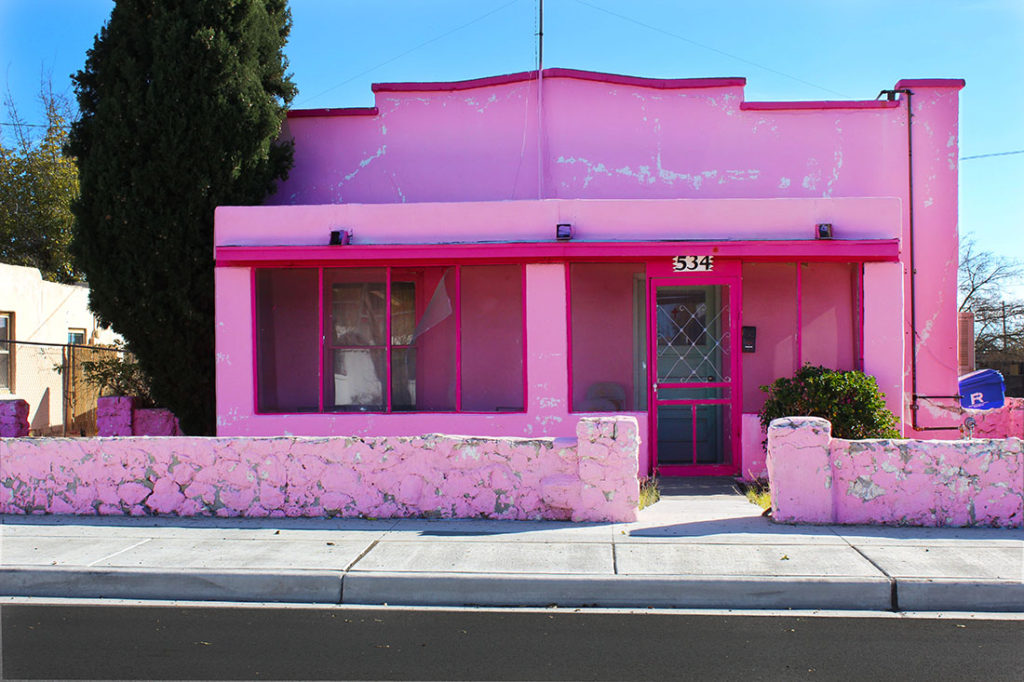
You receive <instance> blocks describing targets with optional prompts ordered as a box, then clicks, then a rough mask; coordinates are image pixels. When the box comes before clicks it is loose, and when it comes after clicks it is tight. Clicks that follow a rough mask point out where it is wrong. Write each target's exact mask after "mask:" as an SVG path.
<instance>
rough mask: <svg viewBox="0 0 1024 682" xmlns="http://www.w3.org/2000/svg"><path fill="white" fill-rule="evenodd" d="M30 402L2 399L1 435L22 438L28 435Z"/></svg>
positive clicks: (0, 404) (0, 405) (0, 401)
mask: <svg viewBox="0 0 1024 682" xmlns="http://www.w3.org/2000/svg"><path fill="white" fill-rule="evenodd" d="M28 412H29V409H28V403H27V402H26V401H24V400H21V399H18V400H0V437H2V438H21V437H23V436H27V435H28V432H29V426H28Z"/></svg>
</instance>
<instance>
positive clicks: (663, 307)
mask: <svg viewBox="0 0 1024 682" xmlns="http://www.w3.org/2000/svg"><path fill="white" fill-rule="evenodd" d="M668 282H672V283H671V284H670V283H668ZM731 289H732V287H730V286H729V285H727V284H697V283H696V282H694V283H693V284H690V283H688V284H685V285H681V284H678V283H676V282H673V281H672V280H652V285H651V294H650V295H651V312H652V314H651V325H652V329H651V334H650V339H651V348H650V353H651V361H650V363H649V366H650V368H651V369H650V380H651V402H650V405H651V420H652V435H653V439H652V440H653V443H652V445H653V447H652V448H651V449H652V464H653V469H654V471H655V472H656V473H660V474H662V475H668V476H679V475H701V476H704V475H717V474H729V473H733V471H732V470H733V468H734V467H733V465H732V456H731V454H732V450H733V445H734V444H733V439H732V433H733V429H732V423H731V422H732V413H733V398H734V396H735V395H736V392H735V390H734V385H733V384H734V381H735V379H736V374H737V373H738V372H737V371H736V369H737V368H736V367H735V366H734V360H735V357H734V352H733V338H734V334H733V331H732V330H733V325H734V320H733V312H734V310H733V309H734V302H733V301H732V300H731V298H730V294H731Z"/></svg>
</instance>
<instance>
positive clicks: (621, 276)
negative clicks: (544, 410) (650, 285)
mask: <svg viewBox="0 0 1024 682" xmlns="http://www.w3.org/2000/svg"><path fill="white" fill-rule="evenodd" d="M645 290H646V285H645V280H644V266H643V265H642V264H638V263H574V264H573V265H571V266H570V274H569V295H570V304H571V306H572V323H571V324H572V328H571V334H572V409H573V410H574V411H576V412H618V411H633V410H644V409H647V333H646V322H645V320H646V316H645V310H646V304H645V301H644V296H645Z"/></svg>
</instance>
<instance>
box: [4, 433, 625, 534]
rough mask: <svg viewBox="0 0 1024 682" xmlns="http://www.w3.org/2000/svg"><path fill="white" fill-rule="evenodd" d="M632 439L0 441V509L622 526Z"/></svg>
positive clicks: (595, 435) (581, 436) (582, 435)
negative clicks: (619, 523)
mask: <svg viewBox="0 0 1024 682" xmlns="http://www.w3.org/2000/svg"><path fill="white" fill-rule="evenodd" d="M637 434H638V428H637V422H636V419H635V418H633V417H622V416H619V417H608V418H583V419H581V420H580V422H579V424H578V426H577V436H578V437H577V439H554V438H537V439H526V438H473V437H469V436H444V435H425V436H409V437H406V436H401V437H376V438H355V437H324V438H315V437H270V438H242V437H239V438H146V437H132V438H86V439H82V438H77V439H69V438H45V439H30V440H29V439H4V440H0V464H2V467H0V471H2V473H0V513H7V514H47V513H49V514H101V515H133V516H138V515H145V514H168V515H178V516H221V517H230V516H258V517H266V516H270V517H282V516H290V517H292V516H307V517H318V516H368V517H403V516H432V517H433V516H436V517H444V518H450V517H485V518H495V519H573V520H578V521H583V520H587V521H633V520H635V518H636V511H637V500H638V498H639V486H638V483H637V479H636V471H637V447H638V441H639V439H638V436H637Z"/></svg>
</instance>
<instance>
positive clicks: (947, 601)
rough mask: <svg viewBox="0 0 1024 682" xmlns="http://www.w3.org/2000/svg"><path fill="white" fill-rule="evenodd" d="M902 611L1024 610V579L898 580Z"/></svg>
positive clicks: (897, 586)
mask: <svg viewBox="0 0 1024 682" xmlns="http://www.w3.org/2000/svg"><path fill="white" fill-rule="evenodd" d="M896 592H897V594H898V596H899V607H900V610H901V611H1004V612H1010V611H1024V580H964V579H960V578H897V579H896Z"/></svg>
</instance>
